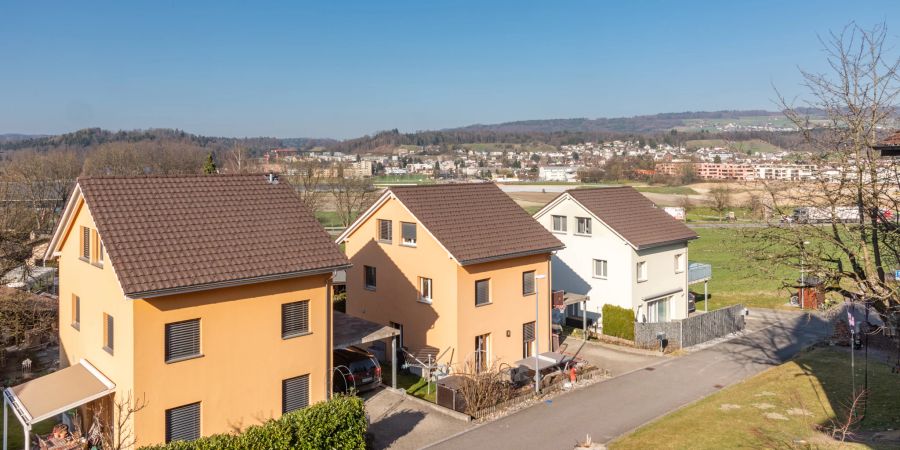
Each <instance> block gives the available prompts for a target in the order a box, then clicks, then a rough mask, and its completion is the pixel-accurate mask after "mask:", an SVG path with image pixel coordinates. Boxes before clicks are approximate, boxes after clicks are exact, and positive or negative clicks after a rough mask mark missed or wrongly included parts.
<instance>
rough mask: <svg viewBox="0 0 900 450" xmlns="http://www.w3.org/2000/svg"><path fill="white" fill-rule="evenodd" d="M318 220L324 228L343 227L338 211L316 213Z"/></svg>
mask: <svg viewBox="0 0 900 450" xmlns="http://www.w3.org/2000/svg"><path fill="white" fill-rule="evenodd" d="M316 219H319V223H321V224H322V226H323V227H339V226H342V224H341V219H339V218H338V215H337V211H316Z"/></svg>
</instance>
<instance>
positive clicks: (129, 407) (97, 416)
mask: <svg viewBox="0 0 900 450" xmlns="http://www.w3.org/2000/svg"><path fill="white" fill-rule="evenodd" d="M146 407H147V400H146V398H145V397H141V398H132V395H131V391H128V394H126V395H125V397H124V398H116V400H115V401H114V403H113V411H111V412H112V414H109V413H107V412H106V411H104V410H103V402H98V406H97V408H96V409H95V410H94V411H93V419H92V420H93V424H92V425H91V428H90V430H89V431H88V439H89V440H90V441H91V442H92V443H93V444H94V445H97V444H100V446H101V448H104V449H109V450H128V449H132V448H134V445H135V444H136V443H137V436H136V435H135V432H134V428H133V425H132V424H133V422H134V416H135V414H137V413H138V412H139V411H141V410H142V409H144V408H146Z"/></svg>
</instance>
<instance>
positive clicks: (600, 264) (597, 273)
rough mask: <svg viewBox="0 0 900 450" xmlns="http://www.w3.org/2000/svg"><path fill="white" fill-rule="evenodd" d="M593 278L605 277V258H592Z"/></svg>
mask: <svg viewBox="0 0 900 450" xmlns="http://www.w3.org/2000/svg"><path fill="white" fill-rule="evenodd" d="M594 278H602V279H604V280H605V279H606V260H605V259H595V260H594Z"/></svg>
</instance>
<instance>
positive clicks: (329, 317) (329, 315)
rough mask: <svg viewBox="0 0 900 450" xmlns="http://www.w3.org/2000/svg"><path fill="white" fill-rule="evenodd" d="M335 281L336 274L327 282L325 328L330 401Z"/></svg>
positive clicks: (326, 398)
mask: <svg viewBox="0 0 900 450" xmlns="http://www.w3.org/2000/svg"><path fill="white" fill-rule="evenodd" d="M333 279H334V272H332V273H331V276H330V277H328V278H327V279H326V280H325V286H326V288H327V291H326V292H325V301H326V305H325V326H326V327H327V328H328V331H327V332H326V333H325V342H326V344H325V346H326V347H325V400H330V399H331V396H332V394H333V392H332V390H333V386H332V385H331V378H332V373H333V372H334V367H332V365H333V364H334V362H333V361H332V360H331V354H332V353H333V352H334V349H333V348H332V346H333V345H334V344H333V343H332V338H333V336H334V304H333V303H332V301H331V291H332V289H334V288H333V286H332V284H331V281H332V280H333Z"/></svg>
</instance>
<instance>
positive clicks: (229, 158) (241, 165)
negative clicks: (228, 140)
mask: <svg viewBox="0 0 900 450" xmlns="http://www.w3.org/2000/svg"><path fill="white" fill-rule="evenodd" d="M225 158H226V160H225V162H226V169H228V171H229V172H231V173H249V172H253V171H255V170H256V169H257V167H256V166H257V165H256V162H255V161H254V160H253V159H252V158H251V157H250V149H248V148H247V147H244V146H243V145H239V144H234V146H232V147H231V149H229V150H228V153H227V154H226V155H225Z"/></svg>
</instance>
